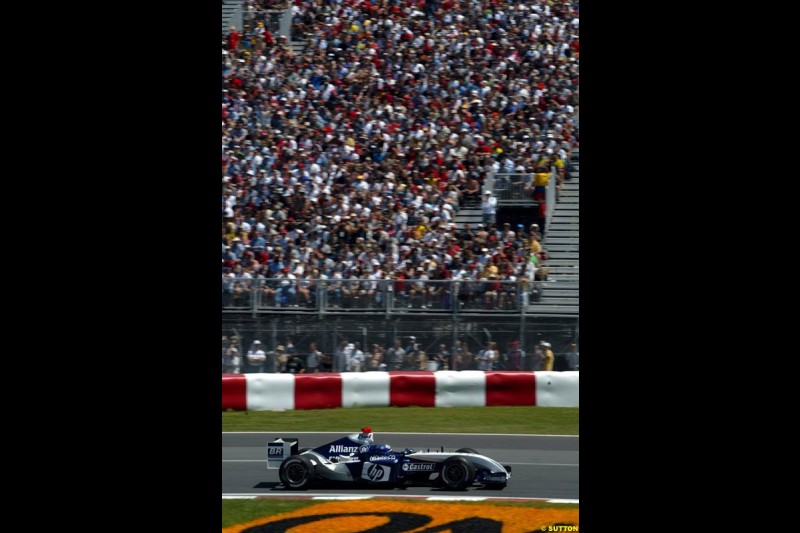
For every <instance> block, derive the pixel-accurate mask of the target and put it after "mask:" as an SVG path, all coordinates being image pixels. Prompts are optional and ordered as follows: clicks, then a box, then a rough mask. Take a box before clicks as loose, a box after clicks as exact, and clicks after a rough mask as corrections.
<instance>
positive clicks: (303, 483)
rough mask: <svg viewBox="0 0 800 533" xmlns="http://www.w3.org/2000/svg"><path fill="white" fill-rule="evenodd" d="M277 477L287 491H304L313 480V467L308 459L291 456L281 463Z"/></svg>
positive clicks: (301, 456)
mask: <svg viewBox="0 0 800 533" xmlns="http://www.w3.org/2000/svg"><path fill="white" fill-rule="evenodd" d="M278 476H279V477H280V478H281V482H282V483H283V485H284V487H286V488H287V489H291V490H306V489H307V488H308V486H309V485H311V481H312V480H313V479H314V465H313V464H312V463H311V460H310V459H308V457H305V456H303V455H292V456H291V457H289V458H288V459H286V460H285V461H284V462H282V463H281V468H280V470H279V471H278Z"/></svg>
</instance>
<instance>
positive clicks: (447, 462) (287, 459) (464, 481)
mask: <svg viewBox="0 0 800 533" xmlns="http://www.w3.org/2000/svg"><path fill="white" fill-rule="evenodd" d="M373 442H374V440H373V437H372V429H371V428H369V427H365V428H362V429H361V433H353V434H351V435H348V436H347V437H343V438H341V439H338V440H335V441H333V442H329V443H328V444H324V445H322V446H319V447H317V448H313V449H312V448H305V449H302V450H298V445H299V444H298V439H294V438H281V439H277V440H274V441H272V442H270V443H268V444H267V469H270V470H275V469H278V470H279V472H278V475H279V477H280V479H281V482H282V483H283V485H284V487H285V488H287V489H291V490H305V489H307V488H308V487H309V486H310V485H311V482H312V481H314V480H315V479H322V480H328V481H343V482H349V483H386V484H394V485H402V484H414V485H433V486H440V487H443V488H445V489H449V490H466V489H467V488H468V487H470V486H472V485H474V484H478V485H482V486H483V487H484V488H487V489H503V488H505V486H506V484H507V483H508V480H509V479H510V478H511V467H510V466H505V465H501V464H500V463H498V462H497V461H495V460H493V459H490V458H489V457H486V456H484V455H480V454H479V453H478V452H476V451H475V450H473V449H471V448H461V449H458V450H456V451H455V452H445V451H444V450H442V451H440V452H431V451H424V452H423V451H414V450H412V449H411V448H406V449H405V450H403V451H402V452H394V451H392V448H391V446H389V445H388V444H373Z"/></svg>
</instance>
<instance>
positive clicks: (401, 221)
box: [221, 0, 579, 350]
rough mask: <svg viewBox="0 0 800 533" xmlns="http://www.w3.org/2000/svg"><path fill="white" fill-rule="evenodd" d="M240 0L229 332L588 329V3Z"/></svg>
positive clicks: (332, 341)
mask: <svg viewBox="0 0 800 533" xmlns="http://www.w3.org/2000/svg"><path fill="white" fill-rule="evenodd" d="M222 9H223V11H222V14H223V20H222V29H223V32H222V49H223V50H222V53H223V56H222V61H223V93H222V100H223V102H222V103H223V106H222V107H223V109H222V114H223V117H222V119H223V132H222V154H221V155H222V243H221V244H222V312H223V330H224V331H227V332H228V333H230V332H231V331H233V330H234V329H235V330H237V331H240V330H244V331H251V332H252V337H259V336H260V337H264V338H265V340H266V337H265V335H267V333H269V336H270V337H275V342H278V338H279V337H281V336H283V335H284V334H288V333H289V332H291V334H293V335H297V334H298V333H299V332H303V333H304V334H305V333H308V334H312V332H313V336H315V337H316V338H317V340H318V342H320V343H321V345H320V347H321V349H323V350H332V349H334V348H335V347H336V346H337V345H338V342H339V341H341V338H339V337H337V335H340V336H341V335H344V336H349V337H350V338H353V336H354V335H356V334H355V333H353V332H357V333H358V334H357V335H356V336H359V337H364V340H371V339H369V338H368V337H370V336H371V335H373V334H374V335H375V336H377V337H376V338H379V340H380V341H381V343H383V345H384V346H388V345H390V343H391V341H392V339H393V338H395V337H396V336H398V335H403V334H404V332H405V333H408V332H409V331H421V332H427V333H426V334H427V335H428V337H427V338H428V341H429V342H430V343H431V345H433V344H435V343H437V342H440V341H442V340H443V339H444V338H447V340H448V343H449V342H450V341H451V340H452V345H455V344H456V342H457V341H458V340H460V339H464V338H465V337H464V336H465V335H472V337H471V338H472V341H471V342H477V340H478V339H479V338H481V339H483V340H485V339H486V338H487V335H491V332H490V331H489V328H488V327H487V326H488V325H489V324H492V325H493V331H500V332H501V333H497V334H496V335H495V336H497V335H499V337H498V338H499V339H500V341H501V344H502V343H503V342H511V341H513V340H516V341H521V342H522V344H523V346H525V345H527V346H528V347H529V348H532V347H533V345H534V344H536V343H538V342H539V341H541V340H544V338H545V337H547V338H548V339H550V340H552V341H554V342H557V343H560V344H559V345H564V346H566V345H567V344H568V343H569V342H570V341H572V340H575V339H576V338H577V330H578V327H577V325H578V312H579V306H578V299H579V297H578V294H579V281H578V278H579V272H578V263H579V251H578V239H579V226H578V219H579V212H578V202H579V192H578V186H579V156H578V138H579V122H578V115H577V109H578V106H579V103H578V86H579V69H578V66H579V61H578V59H579V46H578V43H579V40H578V20H579V18H578V17H579V7H578V2H569V1H555V2H553V1H547V2H544V1H535V2H530V3H515V2H508V1H506V0H498V1H496V2H491V3H489V2H481V1H474V2H460V1H457V0H442V1H440V0H425V1H423V2H420V3H415V4H411V3H404V2H388V3H386V4H375V3H370V2H365V1H361V0H353V1H348V2H344V3H316V2H311V1H310V0H301V1H299V2H294V3H293V4H292V5H291V6H290V5H289V4H288V3H287V2H282V1H276V0H265V1H264V0H262V1H261V2H258V1H253V0H246V1H241V0H240V1H233V0H223V5H222ZM230 26H234V27H235V28H236V31H235V33H234V34H233V35H232V34H231V33H230V30H229V28H230ZM487 191H490V192H492V194H493V196H494V198H496V199H497V205H496V214H494V215H492V216H491V217H490V218H492V219H493V220H489V221H488V222H487V220H486V215H485V214H484V213H483V210H482V208H481V197H482V193H485V192H487ZM533 224H538V230H534V228H533V227H532V225H533ZM332 324H336V327H335V328H333V329H331V327H332ZM366 324H369V328H370V331H371V332H373V333H371V334H370V335H363V334H362V333H359V332H360V331H361V330H362V329H363V328H364V327H366V326H365V325H366ZM409 327H410V329H408V331H407V328H409ZM334 330H335V331H339V332H342V331H344V332H349V333H346V334H345V333H340V334H331V333H330V331H334ZM248 335H250V334H245V335H244V336H243V338H245V340H247V337H248ZM482 342H483V341H481V343H482ZM554 346H555V345H554ZM554 349H555V348H554ZM559 349H560V348H559Z"/></svg>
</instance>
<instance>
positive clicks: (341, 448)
mask: <svg viewBox="0 0 800 533" xmlns="http://www.w3.org/2000/svg"><path fill="white" fill-rule="evenodd" d="M357 451H358V446H345V445H343V444H335V445H332V446H331V449H330V450H328V453H350V452H353V453H355V452H357Z"/></svg>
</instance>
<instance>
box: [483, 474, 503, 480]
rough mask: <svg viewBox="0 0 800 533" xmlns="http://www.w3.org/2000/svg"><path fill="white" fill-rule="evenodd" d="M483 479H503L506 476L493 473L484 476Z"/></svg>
mask: <svg viewBox="0 0 800 533" xmlns="http://www.w3.org/2000/svg"><path fill="white" fill-rule="evenodd" d="M483 479H484V481H505V480H506V476H504V475H503V474H494V475H488V476H484V478H483Z"/></svg>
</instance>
